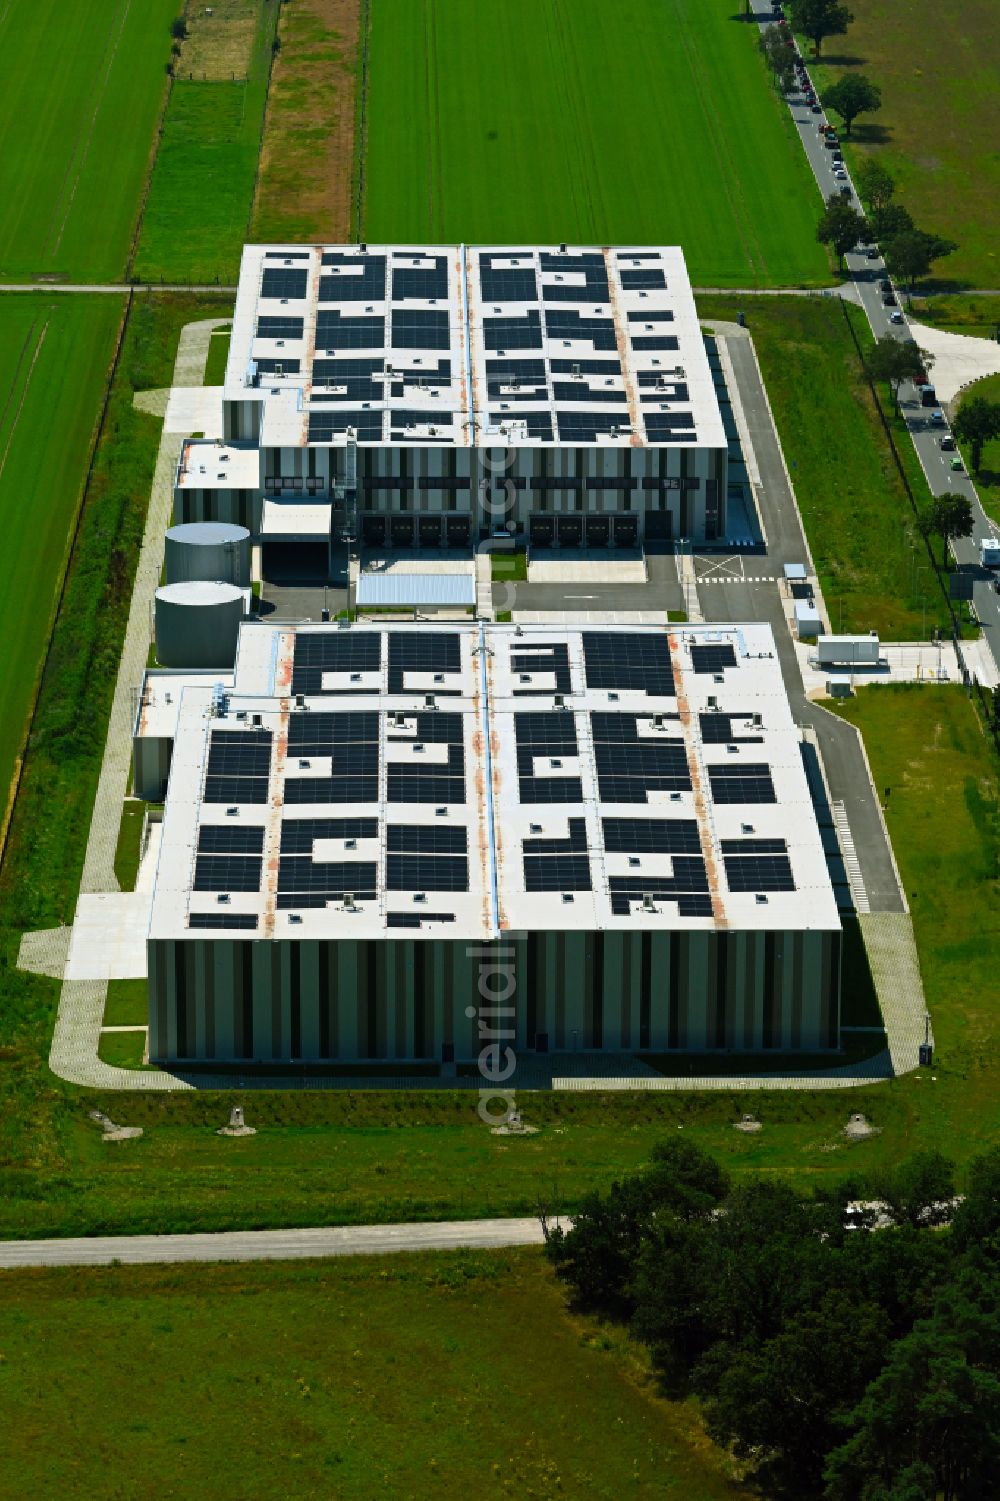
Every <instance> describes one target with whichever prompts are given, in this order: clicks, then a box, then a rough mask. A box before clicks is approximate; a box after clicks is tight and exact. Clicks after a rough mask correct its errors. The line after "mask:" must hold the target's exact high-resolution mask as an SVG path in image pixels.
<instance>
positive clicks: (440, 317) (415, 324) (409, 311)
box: [392, 307, 451, 349]
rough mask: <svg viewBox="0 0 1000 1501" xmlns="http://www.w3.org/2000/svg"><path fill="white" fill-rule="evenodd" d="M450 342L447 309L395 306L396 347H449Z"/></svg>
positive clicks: (394, 339)
mask: <svg viewBox="0 0 1000 1501" xmlns="http://www.w3.org/2000/svg"><path fill="white" fill-rule="evenodd" d="M450 344H451V339H450V335H449V332H448V314H447V312H446V311H443V310H440V309H437V308H397V307H394V308H393V310H392V346H393V348H394V349H448V348H449V347H450Z"/></svg>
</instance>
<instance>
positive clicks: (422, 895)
mask: <svg viewBox="0 0 1000 1501" xmlns="http://www.w3.org/2000/svg"><path fill="white" fill-rule="evenodd" d="M413 900H414V901H415V902H426V900H427V893H426V892H425V891H415V892H414V893H413Z"/></svg>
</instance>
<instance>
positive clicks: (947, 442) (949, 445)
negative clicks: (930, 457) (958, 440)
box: [938, 433, 955, 453]
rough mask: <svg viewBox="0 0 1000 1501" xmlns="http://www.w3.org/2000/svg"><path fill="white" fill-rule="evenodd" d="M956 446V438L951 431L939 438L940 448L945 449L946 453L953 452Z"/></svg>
mask: <svg viewBox="0 0 1000 1501" xmlns="http://www.w3.org/2000/svg"><path fill="white" fill-rule="evenodd" d="M954 447H955V440H954V438H953V437H952V435H951V433H943V434H942V435H941V437H940V438H938V448H941V449H943V450H944V452H945V453H951V452H952V450H953V449H954Z"/></svg>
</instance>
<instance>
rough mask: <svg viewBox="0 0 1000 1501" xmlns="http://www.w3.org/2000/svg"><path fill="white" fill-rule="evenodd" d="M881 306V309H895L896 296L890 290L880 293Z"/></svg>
mask: <svg viewBox="0 0 1000 1501" xmlns="http://www.w3.org/2000/svg"><path fill="white" fill-rule="evenodd" d="M882 306H883V307H895V306H896V294H895V292H893V291H892V290H891V289H890V290H889V291H888V292H883V293H882Z"/></svg>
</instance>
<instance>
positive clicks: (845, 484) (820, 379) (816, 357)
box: [698, 297, 948, 641]
mask: <svg viewBox="0 0 1000 1501" xmlns="http://www.w3.org/2000/svg"><path fill="white" fill-rule="evenodd" d="M698 311H699V315H700V316H701V317H702V318H703V319H708V320H711V319H712V318H718V319H723V318H725V319H729V320H734V319H735V317H736V312H737V311H738V307H737V303H736V302H734V301H731V300H730V299H727V298H722V297H699V298H698ZM848 316H856V318H857V319H858V320H859V321H858V322H857V323H856V329H857V331H858V334H859V338H860V337H861V336H862V334H863V332H864V330H863V329H862V326H861V322H860V320H861V319H863V314H862V313H861V311H860V309H849V310H848ZM866 327H867V325H865V328H866ZM749 328H750V333H751V335H752V336H753V341H754V347H755V349H756V351H757V357H758V359H759V361H760V367H761V371H762V373H763V377H764V382H765V385H766V387H767V392H768V397H769V400H770V402H771V407H772V410H773V412H774V419H775V422H776V423H777V427H778V434H779V436H780V438H781V445H782V448H783V449H784V453H785V459H786V461H787V463H788V468H789V472H790V473H791V476H792V483H793V484H794V486H795V493H796V497H797V499H798V503H799V509H800V511H801V513H802V520H803V523H804V525H805V529H806V536H807V537H808V540H809V546H810V549H811V551H812V555H813V559H814V562H815V564H816V568H817V571H818V573H819V579H820V584H821V586H822V589H823V594H824V596H825V599H826V604H827V608H828V610H829V611H830V614H831V617H832V619H831V625H832V627H833V630H834V631H840V630H844V631H858V632H866V631H869V630H875V631H878V633H879V635H880V636H881V638H882V639H883V641H909V640H920V639H924V638H925V633H926V631H927V630H928V629H930V628H931V627H932V626H935V625H945V624H946V623H947V620H948V614H947V607H946V605H945V603H944V600H943V597H942V595H941V592H940V589H939V588H938V586H937V583H936V580H935V578H934V575H933V571H932V568H931V564H930V562H929V560H928V557H927V552H926V549H925V548H924V545H923V542H922V541H921V540H920V539H919V538H918V537H917V535H916V532H915V528H914V525H913V512H912V509H911V507H910V503H909V500H908V498H907V494H906V490H905V487H904V485H903V482H902V480H901V479H900V476H899V472H898V470H897V468H896V465H895V461H894V459H893V456H892V451H891V449H890V447H889V443H888V441H887V439H886V436H885V432H884V430H883V428H882V424H881V421H880V419H879V415H878V409H877V407H876V404H875V401H874V400H873V398H872V394H871V390H870V388H869V385H868V382H867V380H866V378H865V374H864V370H863V367H862V364H861V361H860V359H859V357H858V353H857V350H856V348H855V345H854V341H853V339H852V337H851V331H850V329H849V327H848V325H847V323H846V321H845V317H844V310H843V308H842V307H841V304H840V302H839V300H835V299H834V298H805V297H773V298H772V297H768V298H760V299H758V300H757V301H755V303H754V306H753V309H752V311H751V313H750V316H749ZM863 342H864V341H863V339H862V344H863ZM897 447H898V449H899V451H900V454H901V457H903V462H904V467H905V462H906V461H905V457H904V452H905V449H910V448H912V445H911V444H910V443H909V440H908V439H907V440H906V442H905V443H897ZM915 463H916V459H915V457H914V464H915ZM907 474H908V477H909V478H910V482H911V485H912V486H913V487H914V493H915V495H916V496H917V500H918V503H919V501H920V500H921V499H922V498H923V497H924V496H926V494H927V489H926V482H925V481H924V480H923V476H922V473H919V466H917V470H915V471H911V470H909V469H908V470H907ZM918 486H919V487H920V488H917V487H918ZM921 570H922V571H921ZM924 599H926V600H927V609H926V611H925V610H924V607H923V600H924Z"/></svg>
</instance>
